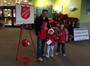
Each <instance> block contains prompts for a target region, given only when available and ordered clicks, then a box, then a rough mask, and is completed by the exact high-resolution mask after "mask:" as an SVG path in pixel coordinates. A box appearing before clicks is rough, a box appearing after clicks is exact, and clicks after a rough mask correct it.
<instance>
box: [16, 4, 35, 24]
mask: <svg viewBox="0 0 90 66" xmlns="http://www.w3.org/2000/svg"><path fill="white" fill-rule="evenodd" d="M32 23H34V6H30V5H20V4H17V5H16V24H32Z"/></svg>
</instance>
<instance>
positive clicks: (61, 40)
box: [56, 24, 66, 56]
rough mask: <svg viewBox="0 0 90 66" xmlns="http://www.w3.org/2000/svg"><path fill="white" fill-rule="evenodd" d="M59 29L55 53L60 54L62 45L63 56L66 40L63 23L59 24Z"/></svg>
mask: <svg viewBox="0 0 90 66" xmlns="http://www.w3.org/2000/svg"><path fill="white" fill-rule="evenodd" d="M60 27H61V28H60V31H59V42H58V46H57V53H56V55H58V54H60V46H61V45H62V48H61V50H62V54H63V56H65V42H66V31H65V28H64V25H63V24H61V25H60Z"/></svg>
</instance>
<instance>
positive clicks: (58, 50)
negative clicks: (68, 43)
mask: <svg viewBox="0 0 90 66" xmlns="http://www.w3.org/2000/svg"><path fill="white" fill-rule="evenodd" d="M61 45H62V46H61ZM60 48H61V51H62V54H65V43H61V42H58V45H57V53H59V52H60Z"/></svg>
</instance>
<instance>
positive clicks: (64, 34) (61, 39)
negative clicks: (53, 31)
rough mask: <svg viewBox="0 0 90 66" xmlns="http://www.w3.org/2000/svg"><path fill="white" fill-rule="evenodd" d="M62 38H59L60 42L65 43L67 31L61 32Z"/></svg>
mask: <svg viewBox="0 0 90 66" xmlns="http://www.w3.org/2000/svg"><path fill="white" fill-rule="evenodd" d="M59 33H60V36H59V40H60V42H65V41H66V31H65V29H62V30H60V32H59Z"/></svg>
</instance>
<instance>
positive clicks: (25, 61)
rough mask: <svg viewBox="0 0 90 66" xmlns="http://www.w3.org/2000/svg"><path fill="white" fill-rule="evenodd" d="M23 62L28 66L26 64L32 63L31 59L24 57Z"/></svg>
mask: <svg viewBox="0 0 90 66" xmlns="http://www.w3.org/2000/svg"><path fill="white" fill-rule="evenodd" d="M23 62H24V64H26V63H29V62H31V60H30V58H28V57H24V58H23Z"/></svg>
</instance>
